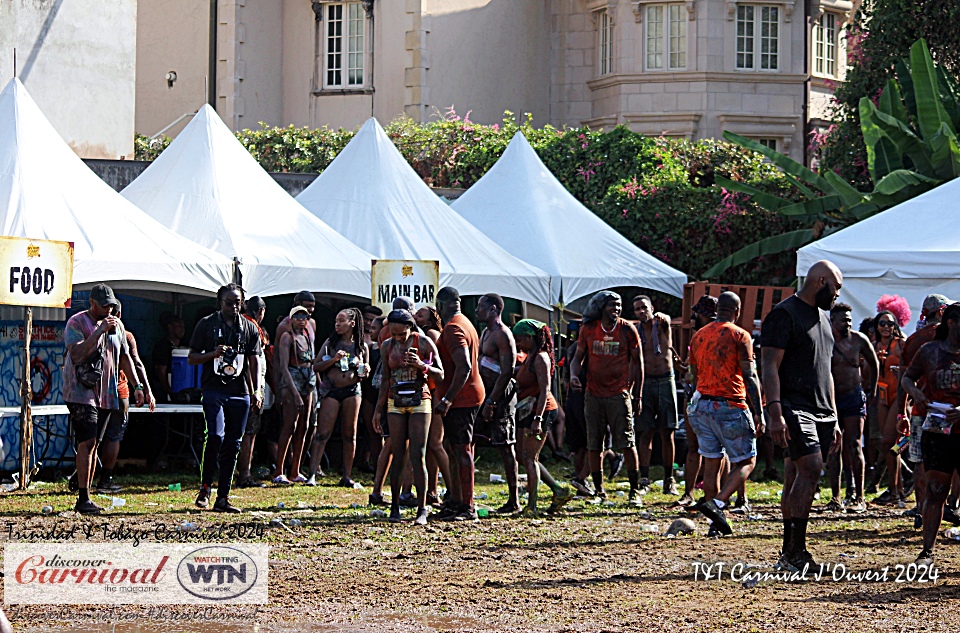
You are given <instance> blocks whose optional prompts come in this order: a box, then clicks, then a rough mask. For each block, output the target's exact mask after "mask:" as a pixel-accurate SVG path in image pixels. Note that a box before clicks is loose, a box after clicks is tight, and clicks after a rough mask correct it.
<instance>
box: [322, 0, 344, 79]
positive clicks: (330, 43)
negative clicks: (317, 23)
mask: <svg viewBox="0 0 960 633" xmlns="http://www.w3.org/2000/svg"><path fill="white" fill-rule="evenodd" d="M326 37H327V42H326V46H325V47H324V48H325V49H326V51H327V55H326V62H327V73H326V75H327V82H326V83H327V86H332V87H339V86H341V85H342V83H343V75H342V71H343V5H342V4H330V5H327V28H326Z"/></svg>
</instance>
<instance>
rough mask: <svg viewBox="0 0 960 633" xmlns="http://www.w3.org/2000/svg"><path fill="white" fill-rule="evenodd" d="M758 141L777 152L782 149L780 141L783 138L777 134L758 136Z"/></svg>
mask: <svg viewBox="0 0 960 633" xmlns="http://www.w3.org/2000/svg"><path fill="white" fill-rule="evenodd" d="M756 141H757V143H759V144H760V145H763V146H764V147H766V148H768V149H772V150H773V151H775V152H779V151H780V141H781V139H779V138H777V137H776V136H758V137H757V138H756Z"/></svg>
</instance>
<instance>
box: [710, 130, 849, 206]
mask: <svg viewBox="0 0 960 633" xmlns="http://www.w3.org/2000/svg"><path fill="white" fill-rule="evenodd" d="M723 138H725V139H726V140H728V141H730V142H731V143H736V144H737V145H739V146H740V147H744V148H746V149H750V150H753V151H755V152H757V153H760V154H763V155H764V156H766V157H767V158H769V159H770V160H771V161H773V163H774V164H775V165H776V166H777V167H779V168H780V169H782V170H783V171H784V173H787V174H789V175H791V176H793V177H795V178H799V179H800V180H802V181H804V182H807V183H810V184H811V185H812V186H813V187H814V188H815V189H817V190H818V191H820V192H821V193H823V194H827V195H831V194H835V193H837V192H836V191H834V190H833V187H831V186H830V183H829V182H827V181H826V180H824V179H823V178H822V177H821V176H820V175H819V174H817V173H816V172H815V171H813V170H811V169H808V168H806V167H804V166H803V165H801V164H800V163H798V162H797V161H795V160H793V159H792V158H790V157H788V156H784V155H783V154H781V153H780V152H778V151H776V150H773V149H770V148H769V147H767V146H766V145H761V144H760V143H757V142H756V141H752V140H750V139H748V138H746V137H743V136H740V135H739V134H734V133H733V132H729V131H727V132H724V133H723Z"/></svg>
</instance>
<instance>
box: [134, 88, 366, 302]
mask: <svg viewBox="0 0 960 633" xmlns="http://www.w3.org/2000/svg"><path fill="white" fill-rule="evenodd" d="M121 193H122V194H123V196H124V197H126V198H127V199H128V200H129V201H130V202H132V203H134V204H135V205H137V206H138V207H140V208H141V209H143V210H144V211H145V212H147V213H148V214H149V215H151V216H152V217H154V218H155V219H157V220H159V221H160V222H162V223H164V224H165V225H167V226H169V227H170V228H172V229H173V230H174V231H176V232H178V233H179V234H180V235H183V236H184V237H187V238H189V239H191V240H193V241H194V242H196V243H197V244H201V245H203V246H206V247H208V248H211V249H213V250H215V251H217V252H218V253H221V254H222V255H225V256H227V257H229V258H237V259H238V260H239V262H240V270H241V272H242V274H243V287H244V289H245V290H246V291H247V293H248V294H249V295H255V294H256V295H261V296H271V295H279V294H288V293H292V292H297V291H299V290H313V291H317V292H328V293H336V294H342V295H352V296H359V297H366V296H369V295H370V261H371V259H372V256H371V255H370V254H369V253H367V252H365V251H364V250H362V249H361V248H359V247H357V246H356V245H354V244H353V243H351V242H350V241H349V240H347V239H346V238H344V237H343V236H341V235H339V234H337V232H336V231H334V230H333V229H332V228H330V227H329V226H327V225H326V224H324V223H323V222H321V221H320V220H318V219H317V218H316V217H314V215H313V214H311V213H308V212H307V211H306V210H305V209H304V208H303V207H302V206H300V204H299V203H298V202H297V201H296V200H294V199H293V198H291V197H290V195H289V194H288V193H287V192H286V191H284V190H283V188H282V187H280V185H278V184H277V183H276V182H275V181H274V180H273V178H271V177H270V175H269V174H268V173H267V172H265V171H264V170H263V168H261V167H260V165H259V164H258V163H257V161H256V160H254V158H253V157H252V156H251V155H250V153H249V152H248V151H247V150H246V149H245V148H244V147H243V145H242V144H241V143H240V141H238V140H237V138H236V137H235V136H234V135H233V133H232V132H230V130H229V128H227V126H226V125H224V123H223V121H221V120H220V117H219V116H218V115H217V113H216V111H215V110H214V109H213V108H211V107H210V106H209V105H204V106H203V107H202V108H201V109H200V111H199V112H198V113H197V115H196V116H195V117H194V118H193V121H191V122H190V124H189V125H187V127H186V128H184V130H183V131H182V132H180V134H179V135H178V136H177V138H176V139H174V141H173V142H172V143H170V146H169V147H167V149H165V150H164V151H163V153H162V154H160V156H159V157H158V158H157V159H156V160H155V161H153V163H152V164H151V165H150V166H149V167H147V169H146V170H145V171H144V172H143V173H142V174H141V175H140V176H139V177H138V178H137V179H136V180H134V181H133V182H132V183H130V184H129V185H128V186H127V187H126V188H125V189H124V190H123V191H122V192H121Z"/></svg>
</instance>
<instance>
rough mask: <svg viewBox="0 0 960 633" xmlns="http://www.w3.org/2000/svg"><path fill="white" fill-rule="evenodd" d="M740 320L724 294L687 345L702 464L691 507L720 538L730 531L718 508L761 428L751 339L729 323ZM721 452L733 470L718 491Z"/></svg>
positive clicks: (750, 458) (733, 300) (750, 461)
mask: <svg viewBox="0 0 960 633" xmlns="http://www.w3.org/2000/svg"><path fill="white" fill-rule="evenodd" d="M739 317H740V297H738V296H737V295H736V294H734V293H732V292H724V293H723V294H721V295H720V297H719V299H718V300H717V320H716V321H714V322H713V323H710V324H709V325H706V326H704V327H702V328H700V329H699V330H697V333H696V334H694V335H693V340H692V341H690V374H691V375H692V376H693V384H694V385H695V386H696V388H697V391H696V392H695V393H694V395H693V398H692V399H691V401H690V405H689V406H688V407H687V413H688V414H689V417H690V423H691V425H693V427H694V428H695V429H696V433H697V439H698V440H699V443H700V448H699V451H700V454H701V455H703V457H704V459H705V461H706V463H705V466H704V476H703V493H704V497H703V500H701V501H700V502H699V503H697V504H696V505H695V506H694V507H695V508H696V509H697V510H699V511H700V512H701V513H703V514H704V515H705V516H706V517H707V518H708V519H710V520H711V521H713V525H714V527H715V528H716V529H717V530H719V531H720V532H721V533H723V534H732V533H733V530H732V529H731V527H730V524H729V523H728V522H727V519H726V517H725V516H724V514H723V507H724V506H725V505H726V504H727V501H729V500H730V497H731V496H732V495H733V493H734V492H736V491H737V489H738V488H739V487H740V486H741V485H742V484H743V482H745V481H746V480H747V478H748V477H750V473H751V472H753V469H754V467H755V466H756V465H757V440H756V438H757V437H759V436H761V435H763V426H764V422H763V405H762V404H761V401H760V379H759V378H758V377H757V371H756V368H755V367H754V364H753V341H752V340H751V338H750V334H749V333H748V332H747V331H746V330H744V329H741V328H739V327H737V326H736V325H734V323H735V322H736V320H737V319H738V318H739ZM698 394H699V395H698ZM748 403H749V405H750V408H749V409H748V408H747V405H748ZM751 409H752V410H753V415H751V414H750V410H751ZM754 420H756V425H754ZM724 453H726V455H727V458H728V459H729V460H730V463H731V464H732V466H731V468H730V476H729V477H727V481H726V483H725V484H724V486H723V489H722V490H719V491H718V489H719V488H720V466H721V464H722V463H723V455H724Z"/></svg>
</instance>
